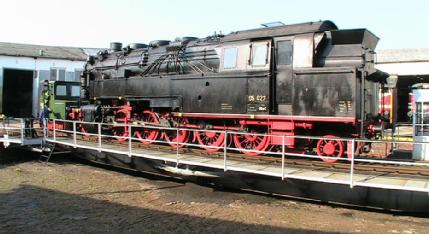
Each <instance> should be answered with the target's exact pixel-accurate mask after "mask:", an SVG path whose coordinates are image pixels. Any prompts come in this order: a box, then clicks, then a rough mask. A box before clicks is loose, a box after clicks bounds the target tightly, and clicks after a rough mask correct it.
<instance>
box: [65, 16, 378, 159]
mask: <svg viewBox="0 0 429 234" xmlns="http://www.w3.org/2000/svg"><path fill="white" fill-rule="evenodd" d="M377 42H378V38H377V37H376V36H375V35H374V34H372V33H371V32H370V31H368V30H366V29H351V30H339V29H338V28H337V26H336V25H335V24H334V23H332V22H331V21H320V22H311V23H302V24H294V25H285V26H278V27H268V28H259V29H252V30H244V31H237V32H233V33H230V34H228V35H213V36H209V37H206V38H194V37H182V38H176V39H175V40H174V41H166V40H158V41H153V42H151V43H149V44H148V45H146V44H138V43H135V44H131V45H129V46H126V47H124V48H123V47H122V45H121V44H120V43H112V44H111V48H110V49H109V50H103V51H100V52H99V53H98V54H97V55H96V56H91V57H89V58H88V62H87V64H86V67H85V71H84V73H83V74H84V75H83V78H82V83H83V88H84V90H85V94H86V96H87V98H88V100H89V104H88V105H85V106H81V107H80V108H73V109H72V110H73V111H78V112H79V114H77V113H76V114H73V113H71V115H70V116H72V117H73V118H74V119H77V118H79V120H83V121H86V122H114V123H143V124H146V125H153V126H164V127H180V128H181V130H180V131H178V132H177V133H176V132H162V131H161V130H159V129H144V130H141V131H138V130H136V131H135V132H128V128H121V127H117V128H112V132H113V133H114V134H115V135H117V136H119V138H118V140H121V139H122V138H121V137H124V139H125V137H128V136H129V135H130V134H131V135H132V136H134V137H136V138H137V139H140V140H141V141H142V142H143V144H150V143H151V142H152V141H154V140H156V139H159V138H163V139H165V140H166V141H167V142H170V144H171V145H173V146H177V145H176V143H177V142H180V143H186V142H190V141H194V142H197V143H198V144H200V145H202V146H206V147H205V148H206V150H207V151H209V152H213V151H216V150H218V148H216V146H218V147H219V146H223V145H224V144H233V145H234V146H235V147H236V148H238V149H241V150H242V151H243V153H244V154H247V155H250V156H253V155H257V154H258V153H257V152H251V151H248V150H254V151H266V150H275V149H276V148H278V146H281V145H282V143H283V142H282V138H281V137H278V136H283V135H284V136H287V138H285V139H286V142H285V144H286V147H287V149H289V150H306V151H308V150H313V149H315V152H317V154H318V155H320V156H332V157H341V156H342V155H344V153H345V151H346V145H345V142H343V141H341V140H339V139H338V140H335V138H336V137H362V138H363V137H373V136H374V134H375V132H376V131H375V129H376V127H375V126H376V125H377V124H378V116H377V114H378V111H377V109H376V108H378V100H377V93H378V86H379V85H380V84H381V83H383V82H384V80H385V78H386V76H385V74H384V73H382V72H380V71H377V70H376V69H375V68H374V57H375V53H374V49H375V47H376V44H377ZM81 128H82V131H90V130H88V129H86V130H85V129H84V125H82V126H81ZM192 130H230V131H237V132H244V133H247V134H233V135H232V137H231V138H232V139H231V138H229V139H228V140H225V134H224V133H223V132H221V131H220V132H211V131H192ZM263 134H272V135H275V136H267V135H263ZM298 135H299V136H325V137H329V138H332V139H331V140H318V141H310V140H307V139H300V138H296V137H294V136H298ZM210 146H214V147H210ZM325 160H328V161H329V159H325Z"/></svg>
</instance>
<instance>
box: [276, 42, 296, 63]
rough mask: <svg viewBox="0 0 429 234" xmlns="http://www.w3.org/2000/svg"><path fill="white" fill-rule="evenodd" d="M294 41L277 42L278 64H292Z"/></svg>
mask: <svg viewBox="0 0 429 234" xmlns="http://www.w3.org/2000/svg"><path fill="white" fill-rule="evenodd" d="M292 51H293V50H292V42H291V41H279V42H277V64H278V65H291V64H292Z"/></svg>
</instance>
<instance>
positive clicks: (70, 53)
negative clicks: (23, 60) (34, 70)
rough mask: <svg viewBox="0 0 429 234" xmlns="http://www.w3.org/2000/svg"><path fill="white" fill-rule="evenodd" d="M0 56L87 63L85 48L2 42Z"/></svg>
mask: <svg viewBox="0 0 429 234" xmlns="http://www.w3.org/2000/svg"><path fill="white" fill-rule="evenodd" d="M0 55H6V56H19V57H31V58H50V59H65V60H77V61H85V60H86V58H87V57H88V55H87V53H86V51H85V50H84V49H83V48H77V47H61V46H44V45H31V44H18V43H9V42H0Z"/></svg>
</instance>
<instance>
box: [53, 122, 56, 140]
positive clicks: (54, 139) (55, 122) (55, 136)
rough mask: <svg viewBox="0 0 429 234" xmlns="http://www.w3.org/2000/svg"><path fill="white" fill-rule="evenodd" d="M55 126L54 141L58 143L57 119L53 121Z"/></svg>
mask: <svg viewBox="0 0 429 234" xmlns="http://www.w3.org/2000/svg"><path fill="white" fill-rule="evenodd" d="M53 125H54V129H53V130H54V141H57V131H56V130H57V127H56V122H55V119H53Z"/></svg>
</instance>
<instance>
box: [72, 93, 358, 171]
mask: <svg viewBox="0 0 429 234" xmlns="http://www.w3.org/2000/svg"><path fill="white" fill-rule="evenodd" d="M109 102H110V104H106V101H105V100H104V101H103V104H100V105H89V107H82V108H80V109H73V110H72V112H71V113H70V114H69V117H70V119H72V120H79V121H82V122H102V123H110V124H111V125H109V126H110V127H107V126H105V127H104V128H103V132H108V133H110V134H112V135H114V136H115V139H116V140H117V141H119V142H125V141H127V140H128V139H129V137H130V134H131V137H133V138H134V139H136V140H138V141H140V142H141V144H144V145H149V144H155V143H157V141H160V140H164V141H165V142H167V143H168V144H169V145H170V146H172V147H174V148H181V147H186V145H185V144H188V143H191V144H195V145H199V146H200V147H201V148H204V149H205V150H206V151H207V152H208V153H214V152H217V151H219V150H222V149H223V148H224V145H225V142H227V146H228V147H235V148H236V149H237V151H239V152H241V153H243V154H245V155H246V156H257V155H260V154H263V152H264V151H274V152H280V151H282V150H283V149H282V145H283V144H284V145H285V149H284V150H285V151H286V152H290V153H298V154H299V153H306V154H307V153H314V154H317V155H319V156H328V157H332V158H325V157H321V159H322V160H323V161H325V162H328V163H332V162H335V161H337V160H338V158H340V157H342V156H344V155H345V154H346V153H347V154H348V152H347V143H346V142H344V141H341V140H335V139H320V140H314V139H310V138H305V136H321V137H326V138H339V137H356V136H358V135H357V134H356V132H357V131H358V130H357V129H358V128H357V125H356V123H355V122H347V123H345V122H342V123H341V122H338V123H336V124H329V123H328V125H329V126H328V125H327V124H326V123H324V124H318V122H317V121H311V120H310V121H303V120H299V119H298V120H297V119H293V118H288V119H283V120H282V119H278V118H277V119H270V118H269V117H261V116H252V115H250V116H247V117H243V116H240V115H237V116H236V115H228V116H224V117H223V118H222V117H221V116H218V115H210V114H196V113H179V112H174V111H173V110H172V109H170V108H150V107H149V105H148V104H147V103H145V102H136V101H132V102H130V101H124V100H113V101H112V100H110V101H109ZM88 109H89V110H88ZM125 124H133V125H136V126H139V127H134V128H132V130H131V131H132V132H131V133H130V130H129V128H128V127H126V126H124V125H125ZM320 126H323V129H322V128H320ZM77 127H78V128H79V129H78V130H79V131H80V132H82V133H84V134H85V133H94V132H96V131H97V130H96V129H94V125H91V126H90V125H85V124H80V125H79V126H77ZM159 128H165V129H159ZM169 128H180V130H174V131H173V130H171V129H169ZM225 131H231V132H239V133H237V134H225ZM282 136H285V137H282ZM303 136H304V137H303ZM355 148H358V147H355Z"/></svg>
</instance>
